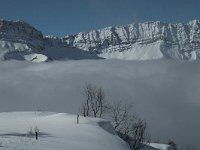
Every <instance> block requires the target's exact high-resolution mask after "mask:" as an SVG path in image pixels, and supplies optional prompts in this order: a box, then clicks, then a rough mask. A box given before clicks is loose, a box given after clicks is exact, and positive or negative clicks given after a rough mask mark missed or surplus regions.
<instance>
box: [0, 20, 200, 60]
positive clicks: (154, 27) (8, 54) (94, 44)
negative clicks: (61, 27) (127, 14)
mask: <svg viewBox="0 0 200 150" xmlns="http://www.w3.org/2000/svg"><path fill="white" fill-rule="evenodd" d="M30 56H31V57H30ZM27 58H28V59H27ZM30 58H31V59H30ZM99 58H107V59H124V60H152V59H162V58H167V59H175V60H198V59H200V21H199V20H193V21H190V22H189V23H186V24H183V23H178V24H168V23H162V22H158V21H157V22H145V23H133V24H129V25H124V26H116V27H107V28H103V29H99V30H93V31H90V32H81V33H78V34H75V35H68V36H65V37H63V38H58V37H54V36H46V37H44V36H43V35H42V33H41V32H40V31H38V30H36V29H35V28H34V27H32V26H30V25H29V24H27V23H25V22H22V21H5V20H0V59H1V60H9V59H17V60H28V61H35V62H41V61H50V60H65V59H75V60H76V59H99Z"/></svg>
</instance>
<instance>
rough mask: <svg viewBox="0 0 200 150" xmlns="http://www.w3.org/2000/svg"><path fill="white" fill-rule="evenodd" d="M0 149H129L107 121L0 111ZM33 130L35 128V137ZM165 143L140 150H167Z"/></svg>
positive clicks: (64, 114) (63, 114) (61, 114)
mask: <svg viewBox="0 0 200 150" xmlns="http://www.w3.org/2000/svg"><path fill="white" fill-rule="evenodd" d="M0 120H1V125H0V149H1V150H16V149H17V150H25V149H28V150H66V149H70V150H130V148H129V145H128V144H127V143H126V142H124V141H123V140H122V139H120V138H119V137H118V136H117V135H116V133H115V131H114V129H113V127H112V126H111V124H110V122H108V121H106V120H103V119H98V118H85V117H82V116H80V117H79V124H77V116H76V115H70V114H66V113H52V112H51V113H50V112H38V111H37V112H6V113H0ZM35 130H37V131H39V134H38V140H37V141H36V139H35ZM168 148H169V146H168V145H165V144H155V143H152V144H150V146H146V147H144V148H143V149H142V150H168Z"/></svg>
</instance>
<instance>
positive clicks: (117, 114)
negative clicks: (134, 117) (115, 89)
mask: <svg viewBox="0 0 200 150" xmlns="http://www.w3.org/2000/svg"><path fill="white" fill-rule="evenodd" d="M131 107H132V106H131V105H129V106H128V105H127V103H124V104H123V103H122V101H117V102H115V103H113V104H112V105H110V107H109V110H110V111H109V116H110V120H111V123H112V125H113V127H114V128H115V130H116V131H118V132H121V133H123V134H128V132H129V125H128V124H129V121H130V116H129V115H130V109H131Z"/></svg>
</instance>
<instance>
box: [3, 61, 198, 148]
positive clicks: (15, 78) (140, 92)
mask: <svg viewBox="0 0 200 150" xmlns="http://www.w3.org/2000/svg"><path fill="white" fill-rule="evenodd" d="M86 84H95V85H97V86H101V87H103V88H104V90H105V93H106V98H107V100H109V101H116V100H128V101H130V102H131V103H133V106H134V112H136V113H137V114H138V115H139V116H140V117H142V118H144V119H146V120H147V123H148V130H149V132H150V134H151V137H152V139H153V141H154V140H156V141H158V140H159V141H160V142H167V141H168V139H173V140H175V141H176V142H177V143H178V145H179V148H181V145H182V146H185V145H191V144H192V145H194V146H195V147H196V148H197V149H200V143H199V139H200V129H199V128H200V118H199V114H200V62H184V63H183V62H174V61H167V60H160V61H158V60H157V61H143V62H136V61H119V60H81V61H64V62H50V63H30V62H18V61H7V62H1V63H0V111H1V112H4V111H29V110H31V111H36V110H42V111H54V112H67V113H78V109H79V106H80V103H81V102H82V100H83V99H84V95H83V88H84V86H85V85H86ZM24 123H26V122H24Z"/></svg>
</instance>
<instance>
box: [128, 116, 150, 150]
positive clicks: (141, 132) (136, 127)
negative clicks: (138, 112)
mask: <svg viewBox="0 0 200 150" xmlns="http://www.w3.org/2000/svg"><path fill="white" fill-rule="evenodd" d="M146 128H147V124H146V121H144V120H141V119H138V120H137V122H135V123H133V126H132V131H131V137H132V138H133V140H132V143H131V147H132V149H134V150H139V149H140V148H141V147H142V144H143V143H144V142H146V137H147V136H146Z"/></svg>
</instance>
